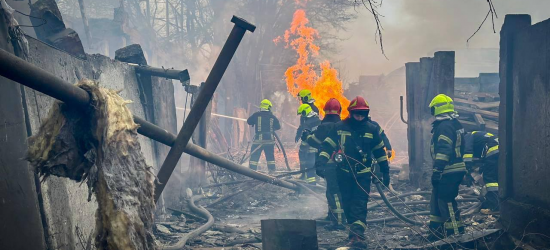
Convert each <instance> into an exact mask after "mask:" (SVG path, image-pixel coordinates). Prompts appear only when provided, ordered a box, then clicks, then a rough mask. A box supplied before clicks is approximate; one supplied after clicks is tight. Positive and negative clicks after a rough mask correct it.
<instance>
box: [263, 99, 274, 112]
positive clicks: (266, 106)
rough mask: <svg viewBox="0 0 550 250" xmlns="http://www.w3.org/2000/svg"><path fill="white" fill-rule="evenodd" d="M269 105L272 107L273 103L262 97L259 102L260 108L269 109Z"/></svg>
mask: <svg viewBox="0 0 550 250" xmlns="http://www.w3.org/2000/svg"><path fill="white" fill-rule="evenodd" d="M271 107H273V104H271V102H270V101H269V100H267V99H263V100H262V102H260V108H261V109H264V110H271Z"/></svg>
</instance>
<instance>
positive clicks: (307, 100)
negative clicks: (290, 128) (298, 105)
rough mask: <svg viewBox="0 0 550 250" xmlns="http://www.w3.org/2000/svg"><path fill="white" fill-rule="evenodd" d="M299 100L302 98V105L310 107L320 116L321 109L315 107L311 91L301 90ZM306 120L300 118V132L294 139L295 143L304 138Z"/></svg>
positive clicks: (297, 132)
mask: <svg viewBox="0 0 550 250" xmlns="http://www.w3.org/2000/svg"><path fill="white" fill-rule="evenodd" d="M298 98H300V101H301V102H302V104H307V105H309V106H310V107H311V110H313V112H315V113H316V114H319V108H317V106H315V99H313V98H312V97H311V91H309V90H307V89H302V90H300V92H298ZM302 106H303V105H302ZM304 107H305V106H304ZM304 120H305V118H303V117H300V126H299V127H298V131H296V137H295V138H294V141H295V142H298V141H299V140H300V137H301V136H302V132H303V128H301V127H302V124H303V123H304Z"/></svg>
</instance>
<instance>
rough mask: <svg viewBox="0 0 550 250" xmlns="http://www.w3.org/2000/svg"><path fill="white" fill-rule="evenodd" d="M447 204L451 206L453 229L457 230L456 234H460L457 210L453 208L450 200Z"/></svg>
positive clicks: (450, 213)
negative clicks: (456, 215)
mask: <svg viewBox="0 0 550 250" xmlns="http://www.w3.org/2000/svg"><path fill="white" fill-rule="evenodd" d="M447 205H448V206H449V215H450V216H451V223H452V229H453V230H454V231H455V234H456V235H458V223H457V221H456V217H455V211H454V209H453V203H451V202H449V203H447ZM445 224H447V223H445Z"/></svg>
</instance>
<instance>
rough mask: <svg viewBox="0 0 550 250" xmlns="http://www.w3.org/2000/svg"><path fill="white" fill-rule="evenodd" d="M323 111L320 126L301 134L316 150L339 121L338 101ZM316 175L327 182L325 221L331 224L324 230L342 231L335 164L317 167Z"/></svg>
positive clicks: (342, 223) (329, 162)
mask: <svg viewBox="0 0 550 250" xmlns="http://www.w3.org/2000/svg"><path fill="white" fill-rule="evenodd" d="M323 110H324V111H325V117H324V118H323V120H322V121H321V125H319V126H318V127H317V129H316V130H315V131H313V132H312V133H307V132H304V133H303V134H302V141H306V142H307V143H308V144H309V145H310V146H311V147H314V148H316V149H318V150H320V148H321V144H322V143H323V141H324V140H325V138H326V137H327V135H328V133H329V132H330V131H331V130H332V128H333V126H334V124H336V123H337V122H339V121H340V113H341V112H342V106H341V105H340V102H338V100H336V99H334V98H331V99H330V100H328V101H327V103H325V107H324V108H323ZM315 171H316V174H317V175H318V176H320V177H322V178H325V180H326V182H327V191H326V196H327V202H328V216H327V219H328V220H329V221H330V222H332V223H331V224H329V225H327V226H326V227H325V228H326V229H327V230H331V231H332V230H343V229H345V227H344V226H343V225H344V223H345V215H344V209H343V206H342V203H341V201H342V195H341V194H340V189H339V187H338V180H337V178H336V163H335V162H334V161H333V160H332V159H330V160H329V161H328V163H327V164H326V165H324V166H318V167H317V168H315Z"/></svg>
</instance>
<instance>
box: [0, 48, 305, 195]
mask: <svg viewBox="0 0 550 250" xmlns="http://www.w3.org/2000/svg"><path fill="white" fill-rule="evenodd" d="M0 75H2V76H4V77H6V78H8V79H10V80H13V81H16V82H18V83H20V84H22V85H25V86H27V87H29V88H32V89H34V90H37V91H39V92H42V93H44V94H46V95H49V96H51V97H53V98H56V99H58V100H60V101H63V102H64V103H67V104H73V105H76V106H82V107H86V106H87V105H88V104H89V102H90V96H89V95H88V93H87V92H86V91H85V90H83V89H81V88H78V87H76V86H74V85H72V84H70V83H68V82H66V81H64V80H62V79H60V78H58V77H56V76H55V75H53V74H51V73H49V72H47V71H45V70H43V69H41V68H38V67H36V66H34V65H33V64H31V63H28V62H26V61H25V60H23V59H21V58H19V57H17V56H14V55H13V54H11V53H8V52H6V51H5V50H2V49H0ZM134 122H135V123H137V124H139V125H140V127H139V128H138V133H140V134H141V135H143V136H145V137H148V138H151V139H153V140H155V141H158V142H160V143H163V144H165V145H167V146H172V145H173V144H174V141H175V140H176V136H175V135H173V134H171V133H170V132H168V131H166V130H165V129H162V128H160V127H158V126H156V125H154V124H152V123H150V122H148V121H146V120H144V119H143V118H140V117H138V116H134ZM184 151H185V152H186V153H188V154H190V155H192V156H194V157H197V158H199V159H201V160H205V161H207V162H210V163H212V164H214V165H217V166H220V167H222V168H225V169H228V170H231V171H233V172H236V173H239V174H242V175H245V176H248V177H250V178H253V179H257V180H260V181H263V182H267V183H270V184H274V185H278V186H281V187H284V188H288V189H292V190H298V189H299V188H298V187H297V186H296V185H294V184H292V183H289V182H286V181H283V180H278V179H276V178H275V177H271V176H268V175H264V174H261V173H258V172H255V171H253V170H251V169H249V168H246V167H243V166H241V165H238V164H236V163H234V162H232V161H230V160H227V159H225V158H223V157H221V156H218V155H216V154H213V153H210V152H208V151H207V150H206V149H203V148H201V147H198V146H196V145H194V144H188V145H187V146H186V148H185V150H184Z"/></svg>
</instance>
